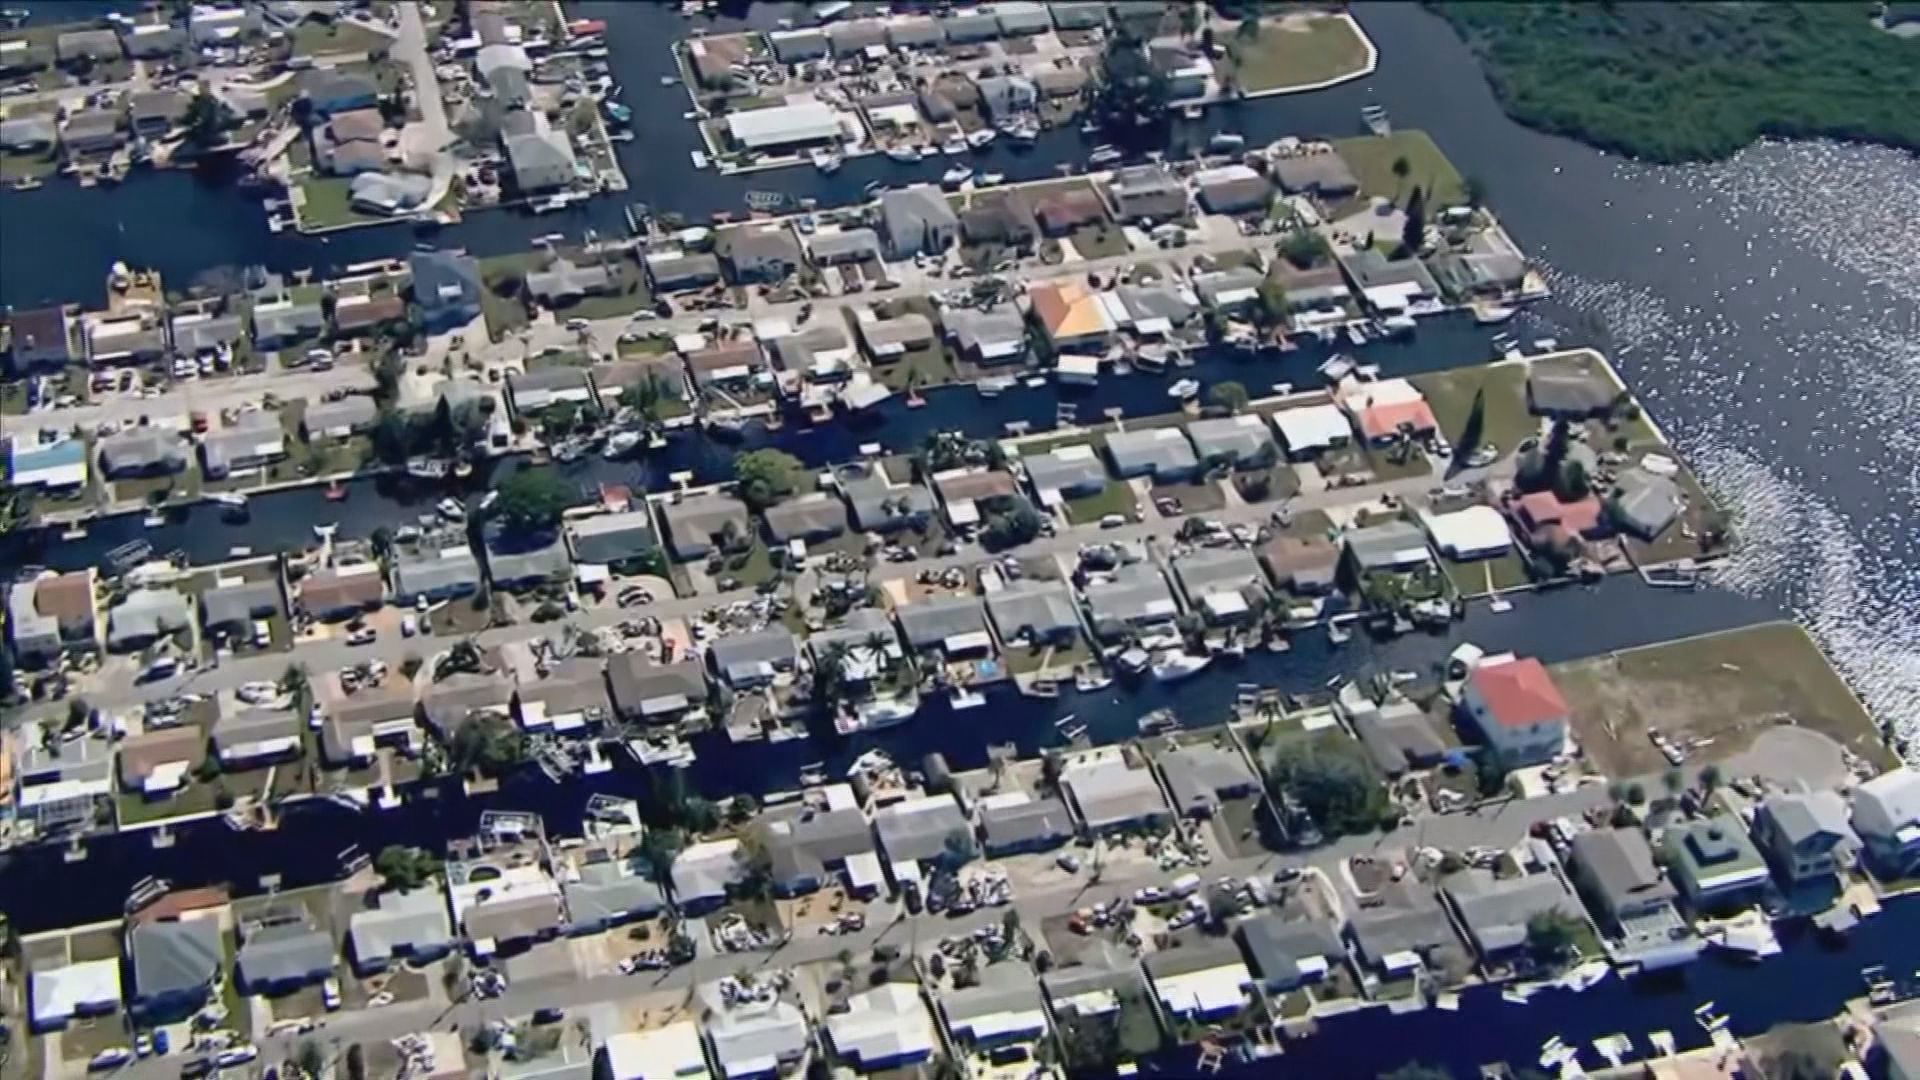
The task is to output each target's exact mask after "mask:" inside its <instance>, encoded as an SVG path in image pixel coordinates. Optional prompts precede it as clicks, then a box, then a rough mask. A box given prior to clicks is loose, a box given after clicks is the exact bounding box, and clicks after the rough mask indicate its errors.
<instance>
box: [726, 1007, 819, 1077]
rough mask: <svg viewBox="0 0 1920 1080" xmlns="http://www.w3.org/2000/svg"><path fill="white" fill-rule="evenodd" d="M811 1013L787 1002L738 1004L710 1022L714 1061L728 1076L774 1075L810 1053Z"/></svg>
mask: <svg viewBox="0 0 1920 1080" xmlns="http://www.w3.org/2000/svg"><path fill="white" fill-rule="evenodd" d="M811 1031H812V1029H811V1027H810V1026H809V1025H808V1023H807V1014H805V1013H803V1012H801V1011H800V1010H799V1009H797V1008H795V1007H794V1006H793V1005H790V1004H788V1003H787V1002H784V1001H779V1000H775V1001H771V1002H767V1003H765V1004H759V1003H755V1004H751V1005H735V1006H733V1007H731V1008H727V1009H724V1010H720V1011H718V1012H717V1013H716V1014H715V1015H714V1017H713V1018H712V1019H711V1020H709V1021H707V1038H708V1039H710V1040H711V1041H712V1043H713V1060H714V1062H715V1063H716V1064H718V1065H719V1066H720V1075H722V1076H724V1077H728V1078H730V1080H731V1078H735V1077H753V1076H771V1075H773V1074H774V1073H776V1072H778V1071H780V1068H781V1066H782V1065H792V1064H794V1063H797V1062H799V1061H801V1060H803V1059H804V1058H805V1057H806V1056H807V1040H808V1037H809V1035H810V1034H811Z"/></svg>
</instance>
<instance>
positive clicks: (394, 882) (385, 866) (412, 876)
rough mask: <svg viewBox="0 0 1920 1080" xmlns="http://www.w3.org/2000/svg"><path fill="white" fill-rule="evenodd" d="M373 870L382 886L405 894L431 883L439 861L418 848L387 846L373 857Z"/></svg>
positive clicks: (438, 868) (397, 845)
mask: <svg viewBox="0 0 1920 1080" xmlns="http://www.w3.org/2000/svg"><path fill="white" fill-rule="evenodd" d="M373 870H374V873H376V874H379V875H380V883H381V884H382V885H384V886H385V887H387V888H389V889H398V890H400V891H402V892H406V891H410V890H413V889H418V888H420V887H421V886H422V885H425V884H427V883H428V882H430V881H432V880H433V876H434V875H435V874H438V873H439V872H440V860H439V859H436V858H434V857H433V856H432V855H431V854H429V853H427V852H426V851H423V850H421V849H420V848H416V847H406V846H405V845H402V844H389V845H387V846H386V847H383V848H381V849H380V854H378V855H375V856H374V857H373Z"/></svg>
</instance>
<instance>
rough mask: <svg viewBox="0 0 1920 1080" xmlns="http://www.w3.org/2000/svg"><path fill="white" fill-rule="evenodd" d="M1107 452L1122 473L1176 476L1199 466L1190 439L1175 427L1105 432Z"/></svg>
mask: <svg viewBox="0 0 1920 1080" xmlns="http://www.w3.org/2000/svg"><path fill="white" fill-rule="evenodd" d="M1107 456H1108V457H1110V458H1112V459H1113V469H1114V471H1115V472H1117V473H1119V474H1120V475H1121V476H1148V475H1151V476H1156V477H1165V478H1179V477H1183V476H1186V475H1188V474H1190V473H1192V472H1193V471H1194V470H1195V469H1196V468H1198V467H1199V464H1200V459H1199V458H1198V457H1196V456H1195V455H1194V452H1193V445H1192V444H1191V443H1189V442H1188V441H1187V439H1186V437H1185V436H1184V435H1182V434H1181V433H1180V430H1179V429H1178V428H1141V429H1138V430H1135V431H1120V432H1115V433H1114V434H1112V435H1109V436H1107Z"/></svg>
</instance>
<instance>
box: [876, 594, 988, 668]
mask: <svg viewBox="0 0 1920 1080" xmlns="http://www.w3.org/2000/svg"><path fill="white" fill-rule="evenodd" d="M893 615H894V618H895V619H898V620H899V622H900V633H901V636H902V637H904V638H906V641H907V644H908V645H911V646H913V648H914V649H916V650H918V651H921V652H927V651H931V650H934V649H938V650H940V651H941V653H942V654H944V655H945V656H946V657H947V658H949V659H953V658H956V657H961V656H973V655H979V654H981V653H990V652H991V651H992V649H993V636H992V635H991V634H989V633H988V632H987V615H986V609H985V608H984V607H982V606H981V604H980V598H979V597H976V596H942V597H932V598H928V599H924V600H917V601H915V602H913V603H911V604H903V605H901V606H900V607H897V608H895V609H894V612H893Z"/></svg>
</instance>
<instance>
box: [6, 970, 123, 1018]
mask: <svg viewBox="0 0 1920 1080" xmlns="http://www.w3.org/2000/svg"><path fill="white" fill-rule="evenodd" d="M30 983H31V985H30V988H29V993H28V997H29V998H30V1000H31V1005H32V1008H31V1011H32V1017H33V1027H34V1029H35V1030H36V1031H37V1030H40V1029H43V1028H48V1027H56V1026H58V1025H60V1024H64V1023H66V1022H67V1021H68V1020H71V1019H73V1018H74V1017H76V1016H88V1015H92V1014H95V1013H104V1012H111V1011H113V1010H114V1009H117V1008H119V1007H120V958H119V957H117V956H115V957H110V958H108V959H105V960H87V961H83V962H81V963H78V964H68V965H67V966H65V967H57V968H48V969H46V970H44V971H36V972H34V973H33V974H32V976H31V978H30Z"/></svg>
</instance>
